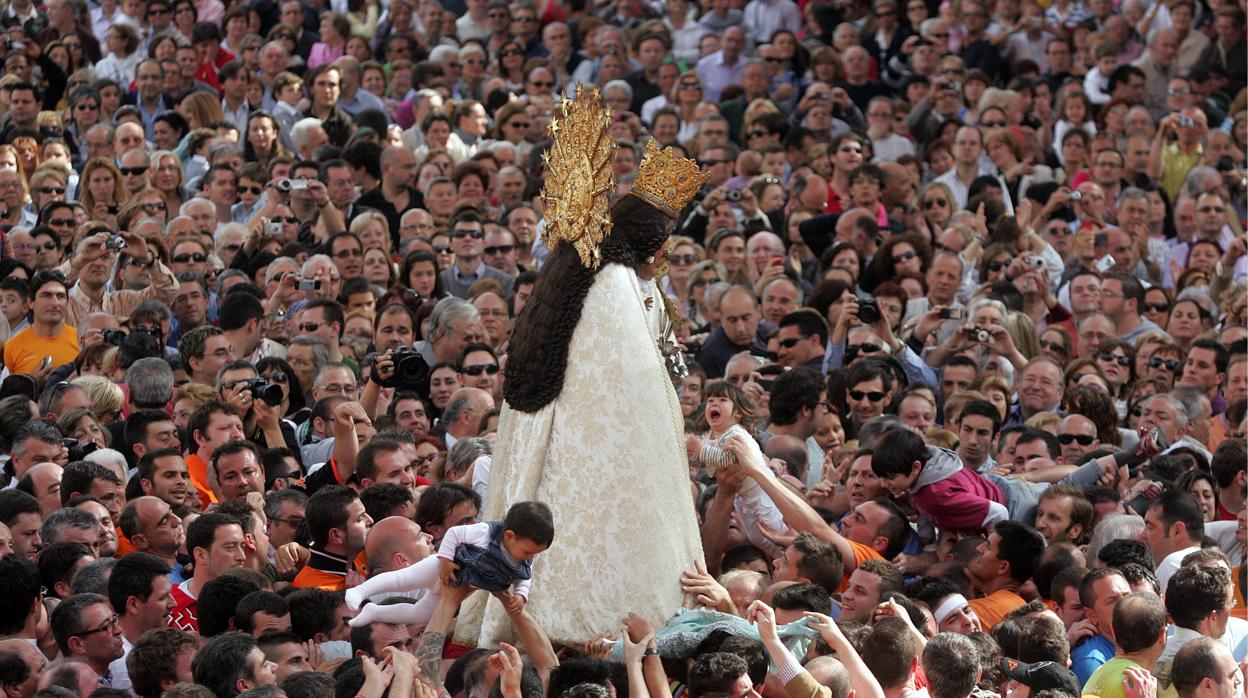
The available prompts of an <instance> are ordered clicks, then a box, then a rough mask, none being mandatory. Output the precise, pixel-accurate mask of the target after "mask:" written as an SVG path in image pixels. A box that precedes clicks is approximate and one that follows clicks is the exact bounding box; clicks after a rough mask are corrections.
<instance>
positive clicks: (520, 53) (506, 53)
mask: <svg viewBox="0 0 1248 698" xmlns="http://www.w3.org/2000/svg"><path fill="white" fill-rule="evenodd" d="M498 55H499V57H500V58H507V57H509V56H523V55H524V51H521V50H520V49H518V48H509V49H507V50H506V51H503V52H502V53H500V54H498Z"/></svg>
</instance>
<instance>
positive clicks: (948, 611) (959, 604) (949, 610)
mask: <svg viewBox="0 0 1248 698" xmlns="http://www.w3.org/2000/svg"><path fill="white" fill-rule="evenodd" d="M965 606H966V597H965V596H963V595H961V594H951V595H949V596H946V597H945V600H944V601H941V602H940V605H939V606H937V607H936V610H935V611H933V612H932V615H933V616H935V617H936V624H937V625H940V624H941V623H944V622H945V619H946V618H948V617H949V616H951V615H953V614H954V613H955V612H957V611H958V610H959V609H961V608H964V607H965Z"/></svg>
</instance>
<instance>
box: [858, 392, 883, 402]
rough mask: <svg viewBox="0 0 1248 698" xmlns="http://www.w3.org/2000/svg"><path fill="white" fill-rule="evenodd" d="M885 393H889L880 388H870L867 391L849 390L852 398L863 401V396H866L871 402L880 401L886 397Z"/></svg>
mask: <svg viewBox="0 0 1248 698" xmlns="http://www.w3.org/2000/svg"><path fill="white" fill-rule="evenodd" d="M885 395H887V393H882V392H880V391H878V390H868V391H866V392H864V391H861V390H851V391H849V397H850V399H852V400H854V401H857V402H861V401H862V399H863V398H866V399H868V400H870V401H871V402H879V401H880V400H883V399H884V396H885Z"/></svg>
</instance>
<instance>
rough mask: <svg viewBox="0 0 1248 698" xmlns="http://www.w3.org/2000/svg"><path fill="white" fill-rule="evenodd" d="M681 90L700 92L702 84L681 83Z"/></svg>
mask: <svg viewBox="0 0 1248 698" xmlns="http://www.w3.org/2000/svg"><path fill="white" fill-rule="evenodd" d="M680 89H682V90H700V89H702V83H700V82H689V81H685V82H681V83H680Z"/></svg>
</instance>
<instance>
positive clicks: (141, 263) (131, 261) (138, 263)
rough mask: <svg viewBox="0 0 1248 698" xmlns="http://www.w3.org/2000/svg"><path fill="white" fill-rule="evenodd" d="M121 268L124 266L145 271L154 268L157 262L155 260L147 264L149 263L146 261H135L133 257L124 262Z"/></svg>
mask: <svg viewBox="0 0 1248 698" xmlns="http://www.w3.org/2000/svg"><path fill="white" fill-rule="evenodd" d="M121 266H123V267H143V268H144V269H151V268H152V267H154V266H156V262H155V260H153V261H151V262H147V261H144V260H140V259H134V258H133V257H131V258H129V259H127V260H126V261H125V262H124V263H123V264H122V265H121Z"/></svg>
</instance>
